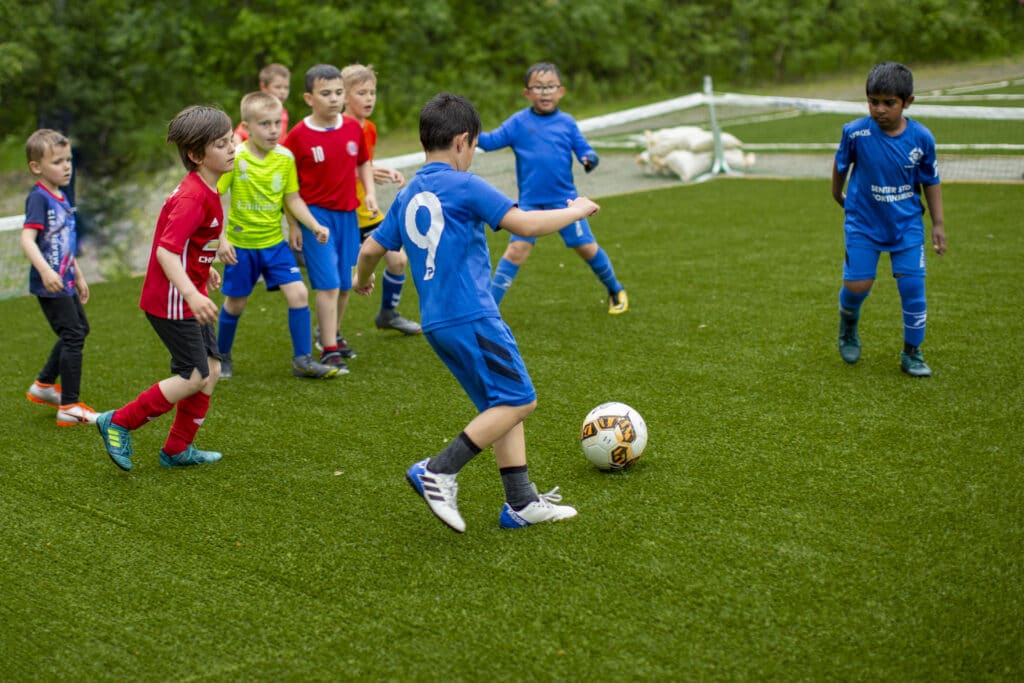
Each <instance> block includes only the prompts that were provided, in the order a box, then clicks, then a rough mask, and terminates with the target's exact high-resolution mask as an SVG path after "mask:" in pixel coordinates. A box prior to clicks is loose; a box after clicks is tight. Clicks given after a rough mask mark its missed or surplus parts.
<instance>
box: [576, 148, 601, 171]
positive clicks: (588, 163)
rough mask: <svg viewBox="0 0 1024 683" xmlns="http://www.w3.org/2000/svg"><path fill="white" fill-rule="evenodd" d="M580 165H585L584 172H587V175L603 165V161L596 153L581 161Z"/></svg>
mask: <svg viewBox="0 0 1024 683" xmlns="http://www.w3.org/2000/svg"><path fill="white" fill-rule="evenodd" d="M580 163H582V164H583V170H584V171H586V172H587V173H590V172H591V171H593V170H594V169H595V168H597V165H598V164H599V163H601V159H600V158H598V156H597V153H596V152H595V153H594V154H588V155H587V156H585V157H583V158H582V159H580Z"/></svg>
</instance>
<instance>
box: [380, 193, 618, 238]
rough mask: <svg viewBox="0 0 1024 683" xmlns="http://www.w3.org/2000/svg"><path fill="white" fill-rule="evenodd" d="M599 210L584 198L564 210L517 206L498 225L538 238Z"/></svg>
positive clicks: (574, 201)
mask: <svg viewBox="0 0 1024 683" xmlns="http://www.w3.org/2000/svg"><path fill="white" fill-rule="evenodd" d="M600 210H601V207H600V206H598V205H597V204H595V203H594V202H592V201H591V200H589V199H587V198H586V197H579V198H577V199H573V200H570V201H569V205H568V206H567V207H566V208H564V209H550V210H547V211H543V210H539V211H523V210H522V209H520V208H519V207H518V206H513V207H512V208H511V209H509V210H508V213H506V214H505V215H504V216H503V217H502V219H501V220H500V221H499V222H498V225H499V226H500V227H501V228H502V229H503V230H507V231H508V232H510V233H512V234H513V235H519V236H520V237H540V236H541V235H547V234H548V233H552V232H557V231H559V230H561V229H562V228H564V227H565V226H567V225H569V224H570V223H573V222H574V221H578V220H580V219H582V218H587V217H588V216H593V215H594V214H595V213H597V212H598V211H600ZM367 241H369V240H367Z"/></svg>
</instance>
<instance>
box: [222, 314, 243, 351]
mask: <svg viewBox="0 0 1024 683" xmlns="http://www.w3.org/2000/svg"><path fill="white" fill-rule="evenodd" d="M241 317H242V316H240V315H231V314H230V313H228V312H227V311H226V310H224V307H223V306H221V308H220V317H219V318H217V350H218V351H220V352H221V353H231V347H232V346H234V345H235V332H237V331H238V319H239V318H241Z"/></svg>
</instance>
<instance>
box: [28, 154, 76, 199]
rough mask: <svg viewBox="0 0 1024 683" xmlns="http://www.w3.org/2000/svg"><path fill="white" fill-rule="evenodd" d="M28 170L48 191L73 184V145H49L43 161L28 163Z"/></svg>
mask: <svg viewBox="0 0 1024 683" xmlns="http://www.w3.org/2000/svg"><path fill="white" fill-rule="evenodd" d="M28 169H29V170H30V171H31V172H32V174H33V175H35V176H37V177H38V180H39V181H40V182H41V183H43V185H44V186H46V188H47V189H49V190H54V191H56V190H57V188H59V187H64V186H65V185H67V184H68V183H70V182H71V145H63V146H60V147H58V146H56V145H48V146H47V148H46V153H45V154H43V158H42V159H40V160H39V161H30V162H28Z"/></svg>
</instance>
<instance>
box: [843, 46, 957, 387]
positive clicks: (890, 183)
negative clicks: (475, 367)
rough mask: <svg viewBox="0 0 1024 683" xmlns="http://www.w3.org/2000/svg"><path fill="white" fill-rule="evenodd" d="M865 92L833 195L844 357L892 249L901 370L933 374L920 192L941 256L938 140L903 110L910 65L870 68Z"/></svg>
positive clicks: (908, 97) (847, 129) (854, 345)
mask: <svg viewBox="0 0 1024 683" xmlns="http://www.w3.org/2000/svg"><path fill="white" fill-rule="evenodd" d="M866 91H867V100H868V111H869V113H870V116H865V117H864V118H861V119H857V120H856V121H851V122H850V123H848V124H846V125H845V126H843V134H842V138H841V140H840V142H839V149H838V151H837V152H836V157H835V164H834V166H833V170H832V196H833V197H835V200H836V201H837V202H839V205H840V206H841V207H843V209H844V210H845V212H846V220H845V224H844V230H845V244H846V258H845V260H844V262H843V286H842V288H841V289H840V290H839V355H840V356H841V357H842V358H843V360H844V361H846V362H847V363H856V362H857V361H858V360H860V338H859V336H858V333H857V323H858V322H859V320H860V309H861V305H862V304H863V303H864V299H865V298H867V296H868V294H869V293H870V292H871V286H872V285H873V284H874V282H875V276H876V271H877V266H878V258H879V255H880V254H881V252H883V251H887V252H889V254H890V258H891V261H892V274H893V277H895V278H896V287H897V289H898V290H899V294H900V301H901V302H902V307H903V351H901V352H900V368H901V369H902V370H903V372H905V373H907V374H908V375H910V376H911V377H930V376H931V374H932V371H931V368H929V367H928V365H927V364H926V363H925V362H924V354H922V353H921V348H920V347H921V342H923V341H924V332H925V321H926V320H927V317H928V314H927V308H926V305H925V287H924V278H925V246H924V221H923V220H922V215H923V214H924V206H923V205H922V203H921V194H922V192H923V194H924V199H925V202H927V204H928V210H929V211H930V212H931V215H932V231H931V243H932V248H933V249H934V250H935V253H937V254H939V255H940V256H941V255H942V254H944V253H945V252H946V231H945V220H944V216H943V211H942V190H941V188H940V186H939V172H938V167H937V165H936V162H935V138H934V137H933V136H932V134H931V132H930V131H929V130H928V129H927V128H925V127H924V126H922V125H921V124H920V123H918V122H917V121H913V120H911V119H908V118H906V117H905V116H904V110H906V109H907V108H908V107H909V106H910V104H911V103H912V102H913V101H914V95H913V93H914V77H913V75H912V74H911V73H910V69H908V68H907V67H905V66H904V65H902V64H898V63H896V62H883V63H881V64H878V65H877V66H875V67H874V68H873V69H872V70H871V72H870V73H869V74H868V79H867V86H866ZM851 168H852V170H851ZM844 185H846V186H847V190H848V192H847V193H846V194H843V186H844Z"/></svg>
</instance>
